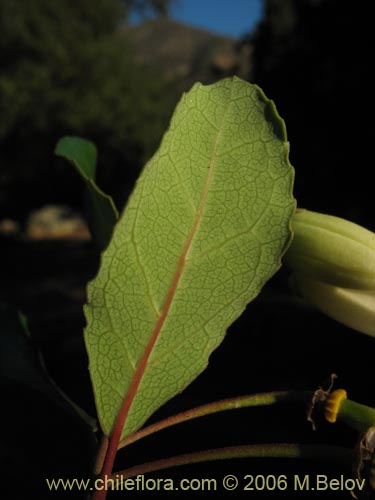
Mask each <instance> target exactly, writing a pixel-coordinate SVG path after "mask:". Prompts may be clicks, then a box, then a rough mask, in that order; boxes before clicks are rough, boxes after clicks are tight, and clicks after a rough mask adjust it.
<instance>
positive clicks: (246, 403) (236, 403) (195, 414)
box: [118, 391, 312, 449]
mask: <svg viewBox="0 0 375 500" xmlns="http://www.w3.org/2000/svg"><path fill="white" fill-rule="evenodd" d="M311 396H312V393H311V392H310V391H275V392H266V393H261V394H253V395H250V396H249V395H247V396H239V397H235V398H228V399H222V400H220V401H214V402H213V403H208V404H205V405H202V406H198V407H196V408H192V409H190V410H187V411H184V412H181V413H178V414H177V415H173V416H171V417H168V418H166V419H164V420H161V421H160V422H156V423H155V424H152V425H149V426H147V427H145V428H144V429H141V430H139V431H138V432H135V433H134V434H131V435H130V436H127V437H126V438H124V439H122V440H121V441H120V443H119V446H118V449H120V448H124V447H125V446H128V445H129V444H131V443H134V442H135V441H138V440H139V439H142V438H144V437H146V436H149V435H150V434H154V433H155V432H159V431H161V430H163V429H166V428H167V427H171V426H173V425H177V424H181V423H183V422H188V421H189V420H193V419H195V418H199V417H204V416H206V415H211V414H213V413H218V412H221V411H227V410H236V409H239V408H248V407H251V406H269V405H273V404H276V403H279V402H283V401H308V400H310V399H311Z"/></svg>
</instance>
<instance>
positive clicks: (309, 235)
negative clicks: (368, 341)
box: [284, 210, 375, 336]
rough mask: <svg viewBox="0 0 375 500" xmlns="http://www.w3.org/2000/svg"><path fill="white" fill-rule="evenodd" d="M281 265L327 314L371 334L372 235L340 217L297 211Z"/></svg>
mask: <svg viewBox="0 0 375 500" xmlns="http://www.w3.org/2000/svg"><path fill="white" fill-rule="evenodd" d="M292 228H293V231H294V237H293V241H292V243H291V245H290V248H289V250H288V251H287V253H286V255H285V258H284V263H285V264H286V265H287V266H288V267H290V268H291V269H292V270H293V271H294V273H293V280H294V287H295V288H296V289H297V291H298V292H299V293H300V294H301V295H302V296H303V297H305V298H306V299H307V300H309V301H310V302H311V303H312V304H313V305H314V306H315V307H317V308H318V309H320V310H321V311H322V312H324V313H325V314H327V315H328V316H330V317H332V318H334V319H336V320H337V321H340V322H341V323H343V324H345V325H347V326H349V327H351V328H354V329H356V330H358V331H360V332H362V333H366V334H368V335H373V336H375V234H374V233H372V232H371V231H368V230H367V229H364V228H363V227H361V226H359V225H357V224H353V223H352V222H349V221H347V220H344V219H340V218H339V217H333V216H331V215H324V214H319V213H316V212H310V211H309V210H297V212H296V214H295V216H294V218H293V221H292Z"/></svg>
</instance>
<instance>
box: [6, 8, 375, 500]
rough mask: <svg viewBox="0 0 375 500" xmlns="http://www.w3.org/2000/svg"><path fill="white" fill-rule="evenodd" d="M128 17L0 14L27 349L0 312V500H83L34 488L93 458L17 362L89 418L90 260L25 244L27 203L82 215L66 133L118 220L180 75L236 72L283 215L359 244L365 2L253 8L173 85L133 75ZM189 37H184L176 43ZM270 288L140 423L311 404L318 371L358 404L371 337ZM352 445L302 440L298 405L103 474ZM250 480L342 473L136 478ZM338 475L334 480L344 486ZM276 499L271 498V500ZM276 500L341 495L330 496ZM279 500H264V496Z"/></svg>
mask: <svg viewBox="0 0 375 500" xmlns="http://www.w3.org/2000/svg"><path fill="white" fill-rule="evenodd" d="M149 3H151V4H152V6H153V8H154V9H155V11H156V12H157V13H159V14H161V15H163V16H164V17H162V18H160V19H159V20H158V21H157V22H155V24H154V25H153V26H154V28H153V29H154V31H153V33H156V35H154V36H156V38H155V41H154V42H153V46H154V45H155V46H157V37H158V36H159V37H160V36H161V34H162V33H165V32H166V29H167V27H168V29H170V33H171V35H170V44H171V45H173V46H174V48H175V50H177V49H179V50H181V54H182V53H185V52H184V50H185V49H184V47H183V46H182V45H181V46H179V45H178V43H179V40H182V39H183V37H182V35H181V36H179V33H182V32H179V31H178V29H177V28H178V26H177V27H176V25H175V24H173V23H172V24H170V23H169V24H168V19H167V18H166V17H165V13H166V12H167V10H168V4H169V2H168V1H165V2H163V1H159V2H158V1H154V2H149ZM131 4H132V2H125V3H124V2H119V1H117V0H106V1H104V0H95V1H93V0H80V1H79V2H77V1H74V0H59V1H56V2H50V1H49V0H33V1H30V2H22V1H21V0H17V1H14V0H0V116H1V121H0V220H2V219H5V218H7V219H12V220H13V221H15V222H16V223H17V224H18V226H17V227H18V230H17V231H16V232H13V233H11V234H5V233H4V232H3V233H2V234H0V301H1V302H2V303H3V304H8V306H9V307H11V308H13V309H17V310H21V311H22V312H23V313H24V314H25V315H26V316H27V318H28V321H29V329H30V335H31V340H30V339H29V340H28V341H27V342H26V341H23V340H20V339H21V338H22V335H21V336H20V332H19V331H18V330H17V326H16V320H15V317H14V315H13V313H12V312H10V309H8V308H6V306H2V309H1V317H2V326H1V327H0V330H1V331H2V334H3V335H2V336H3V338H2V352H3V360H2V371H1V375H2V378H1V388H2V395H3V404H2V427H1V428H2V433H1V467H2V472H3V476H4V484H3V486H2V489H3V495H2V498H9V499H12V498H17V499H18V498H20V499H23V498H28V497H29V496H31V495H33V496H36V497H38V498H50V497H51V498H55V497H56V498H70V497H72V498H84V495H83V494H79V493H78V492H72V493H67V492H65V493H64V492H60V493H49V492H48V491H47V489H46V487H45V483H44V478H45V477H65V476H66V477H75V476H77V477H87V476H88V475H89V474H90V469H91V466H92V464H91V461H92V457H93V455H94V448H95V442H94V441H93V436H92V433H91V432H90V431H89V430H88V429H87V428H85V427H84V426H82V424H81V423H80V422H79V421H78V420H77V419H76V418H75V417H74V416H72V414H71V413H70V412H69V411H68V410H67V409H66V408H62V407H61V405H60V403H61V402H60V403H59V401H57V402H56V399H55V400H54V398H53V397H52V398H51V397H50V395H49V394H47V393H48V391H47V393H46V391H43V390H42V389H41V386H42V385H43V384H42V382H41V381H40V380H39V379H38V377H36V378H33V375H32V373H34V372H32V371H31V372H30V363H31V365H32V366H34V367H35V366H37V365H38V363H39V361H40V359H39V358H38V356H39V354H42V356H43V359H44V362H45V365H46V368H47V370H48V372H49V373H50V375H51V377H52V378H53V379H54V380H55V381H56V383H57V384H58V385H59V386H60V387H61V388H62V389H63V390H64V391H65V392H66V393H67V394H68V395H69V396H70V397H71V398H72V399H73V400H74V401H76V402H77V403H78V404H79V405H80V406H82V407H83V408H85V410H86V411H88V412H89V413H90V414H91V415H95V408H94V403H93V398H92V391H91V386H90V381H89V375H88V370H87V358H86V354H85V349H84V344H83V339H82V329H83V327H84V317H83V314H82V309H81V307H82V304H83V303H84V301H85V285H86V283H87V281H88V280H89V279H91V278H92V277H93V276H94V275H95V273H96V270H97V266H98V262H99V255H98V252H97V250H96V249H95V247H94V246H93V244H92V243H91V242H89V241H81V240H74V239H70V240H66V239H65V240H51V239H48V238H44V239H38V240H35V239H31V238H28V237H27V232H26V228H27V220H28V217H29V215H30V213H31V211H32V210H33V209H37V208H40V207H42V206H43V205H46V204H51V203H53V204H64V205H68V206H70V207H73V208H74V209H75V210H77V211H78V212H82V211H83V200H84V195H83V185H82V183H81V181H80V179H79V178H78V176H77V175H76V173H75V172H74V171H73V169H70V168H69V167H68V166H67V165H66V164H65V163H64V162H63V161H62V160H60V159H57V158H56V157H55V156H54V154H53V150H54V146H55V143H56V141H57V140H58V138H60V137H61V136H62V135H65V134H69V135H73V134H77V135H81V136H84V137H87V138H89V139H91V140H93V141H94V142H95V143H96V144H97V146H98V151H99V167H98V168H99V172H98V182H99V184H100V185H101V186H102V187H103V189H105V190H106V191H107V192H109V193H110V194H111V195H113V196H114V198H115V200H116V202H117V204H118V205H119V206H122V205H123V204H124V203H125V201H126V197H127V195H128V194H129V192H130V191H131V189H132V186H133V184H134V181H135V179H136V177H137V176H138V174H139V171H140V169H141V167H142V165H143V164H144V162H145V161H146V160H147V158H149V157H150V156H151V155H152V153H153V152H154V151H155V149H156V148H157V145H158V143H159V141H160V138H161V136H162V134H163V131H164V130H165V128H166V126H167V123H168V120H169V117H170V115H171V113H172V111H173V107H174V105H175V103H176V102H177V100H178V98H179V96H180V93H181V91H183V90H187V89H188V88H189V87H190V85H191V83H192V82H193V81H194V80H195V79H198V78H199V79H200V80H201V81H203V82H204V83H210V82H213V81H215V80H217V79H219V78H221V77H223V76H227V75H230V74H240V75H241V76H242V77H244V78H247V79H248V80H249V81H251V82H254V83H257V84H258V85H260V86H261V87H262V88H263V89H264V91H265V93H266V94H267V96H268V97H270V98H272V99H273V100H274V101H275V102H276V105H277V108H278V110H279V112H280V114H281V116H282V117H283V118H284V119H285V122H286V125H287V129H288V136H289V141H290V143H291V162H292V164H293V165H294V167H295V169H296V181H295V196H296V199H297V202H298V205H299V206H300V207H305V208H309V209H312V210H316V211H322V212H326V213H331V214H334V215H338V216H341V217H344V218H347V219H350V220H352V221H354V222H357V223H359V224H361V225H364V226H366V227H368V228H369V229H372V230H374V229H375V224H374V218H373V213H374V208H373V207H374V195H373V181H372V177H373V176H372V170H373V161H372V158H371V156H370V155H371V148H372V143H373V140H374V129H375V125H374V121H373V88H374V77H373V68H372V66H373V47H374V46H375V43H374V42H375V40H374V38H375V36H374V29H373V22H372V16H371V9H370V5H371V2H364V1H362V2H361V1H360V2H356V3H355V4H354V3H352V2H346V1H344V2H343V1H338V0H320V1H319V0H283V1H281V0H279V1H278V0H267V1H266V2H265V16H264V19H263V21H262V23H261V24H260V25H259V26H258V28H257V30H256V32H255V33H251V34H249V36H248V37H245V38H244V39H243V40H241V41H233V42H232V41H230V43H232V44H233V54H237V55H238V54H240V56H241V57H240V58H239V59H236V55H234V56H233V60H232V63H231V64H229V65H220V64H219V63H217V61H216V60H213V58H212V53H211V52H210V51H209V50H208V49H207V52H205V54H206V56H207V57H203V56H202V57H201V58H199V59H197V58H196V59H194V61H193V62H191V64H190V66H189V67H188V69H187V70H186V71H185V73H183V75H182V76H181V73H178V74H175V73H173V71H172V70H171V71H167V70H168V68H167V69H165V66H164V63H165V61H163V64H162V62H160V63H159V62H158V60H157V59H155V57H153V58H152V60H151V61H150V60H147V57H145V53H144V52H143V53H142V54H140V53H139V50H140V49H139V46H138V45H137V38H136V35H134V34H133V35H132V34H131V30H128V29H127V27H126V15H127V12H128V9H129V8H131V7H134V6H136V7H137V8H143V7H145V5H146V4H147V2H146V1H145V2H138V3H137V2H133V5H131ZM146 6H147V5H146ZM120 21H121V23H120ZM158 23H159V24H158ZM160 23H161V24H160ZM171 26H172V28H173V29H172V28H171ZM181 29H182V28H181ZM160 33H161V34H160ZM191 37H192V40H198V39H199V40H201V38H200V37H201V34H198V33H194V31H192V32H191ZM208 40H209V43H208ZM227 42H228V40H227V41H226V42H225V43H227ZM200 43H202V44H205V47H209V48H210V50H211V49H212V50H214V48H215V47H217V46H218V45H219V44H222V43H224V42H223V40H222V37H216V38H215V37H213V38H209V39H206V40H205V42H203V39H202V42H200ZM199 47H202V45H200V46H199ZM246 49H248V50H246ZM199 50H200V53H202V50H201V48H200V49H199ZM150 51H151V47H150ZM146 52H147V50H146ZM244 54H248V61H245V62H246V64H244V60H243V59H244ZM181 57H182V56H181ZM238 61H241V62H240V63H239V62H238ZM171 75H172V76H171ZM287 280H288V276H287V273H286V271H281V272H280V273H278V275H277V276H275V277H274V279H272V280H271V282H270V283H268V284H267V286H266V287H265V289H264V290H263V291H262V293H261V295H260V296H259V297H258V298H257V299H256V300H255V301H254V302H253V303H252V304H250V305H249V306H248V308H247V310H246V312H245V313H244V314H243V316H242V317H241V318H240V319H239V320H238V321H237V322H236V323H235V324H234V325H233V326H232V327H231V328H230V330H229V332H228V335H227V337H226V339H225V341H224V343H223V344H222V345H221V346H220V347H219V349H218V350H217V351H216V352H215V353H214V354H213V356H212V357H211V361H210V365H209V368H208V369H207V370H206V371H205V372H204V373H203V374H202V375H201V376H200V377H199V378H198V379H197V380H196V381H195V382H194V383H193V384H192V385H191V386H190V387H189V388H188V389H187V390H186V391H185V392H184V393H183V394H181V395H180V396H178V397H176V398H175V399H174V400H172V401H171V402H170V403H168V404H167V405H166V406H165V407H164V408H162V409H161V410H160V411H159V412H158V413H157V415H155V416H154V417H153V420H156V419H158V418H161V417H162V416H166V415H169V414H171V413H173V412H177V411H181V410H182V409H187V408H189V407H192V406H196V405H198V404H201V403H205V402H208V401H212V400H215V399H218V398H222V397H229V396H235V395H241V394H250V393H255V392H262V391H269V390H280V389H302V390H314V389H315V388H316V387H317V386H318V385H319V384H321V383H322V382H323V381H324V380H325V379H326V378H327V377H328V376H329V374H330V373H332V372H335V373H337V374H338V375H339V379H338V382H337V386H343V387H345V388H346V389H347V390H348V392H349V396H350V397H351V398H352V399H354V400H357V401H359V402H363V403H365V404H368V405H370V406H371V405H372V404H373V401H374V397H373V394H374V377H373V356H374V353H375V346H374V343H373V339H372V338H369V337H366V336H364V335H362V334H358V333H356V332H354V331H352V330H350V329H349V328H346V327H344V326H342V325H339V324H338V323H336V322H334V321H333V320H330V319H329V318H326V317H325V316H323V315H322V314H320V313H319V312H317V311H315V310H313V309H311V308H310V307H309V306H308V305H306V304H304V303H303V302H302V301H300V300H299V299H297V298H295V297H293V296H292V295H291V294H290V292H289V290H288V286H287ZM16 331H18V334H17V333H14V332H16ZM25 342H26V343H25ZM30 360H31V361H30ZM356 438H357V436H356V434H355V433H354V431H351V430H350V429H347V428H345V427H344V426H343V425H340V424H337V425H335V426H332V425H331V426H330V425H328V424H324V423H323V424H322V425H321V426H320V427H319V429H318V431H316V432H313V431H312V430H311V426H309V424H307V422H306V419H305V409H304V407H303V405H298V404H294V405H291V404H289V405H286V404H285V405H280V406H279V407H272V408H266V409H249V410H241V411H239V412H229V413H227V414H225V415H218V416H215V417H209V418H205V419H203V420H202V421H200V422H194V423H193V422H191V423H189V424H186V425H185V426H181V427H179V428H176V429H174V430H170V431H166V432H165V433H164V434H160V435H157V436H155V437H153V438H149V439H147V440H145V441H144V443H138V444H137V445H134V446H133V447H132V448H129V450H128V452H125V451H124V452H122V453H120V454H119V457H118V464H117V465H118V467H126V466H128V465H132V464H136V463H141V462H143V461H148V460H151V459H153V458H160V457H162V456H168V455H173V454H176V453H184V452H188V451H194V450H197V449H205V448H209V447H218V446H225V445H234V444H246V443H256V442H260V443H262V442H304V443H315V444H319V443H327V444H329V443H331V444H340V445H342V446H347V447H353V446H354V444H355V442H356ZM323 458H324V457H323ZM260 473H264V474H275V475H277V474H288V475H290V477H292V475H293V474H294V473H300V474H308V473H309V474H311V475H312V476H313V475H314V474H317V473H318V474H328V475H329V476H330V477H332V478H336V477H338V476H339V474H341V473H343V469H342V467H341V466H338V465H336V464H335V463H332V462H331V463H326V462H325V461H324V460H322V461H314V462H305V461H303V462H298V463H297V462H294V461H269V460H266V461H259V460H258V461H252V460H241V461H231V462H223V463H209V464H203V465H199V466H198V465H197V466H191V467H188V468H186V469H183V470H182V469H181V470H177V469H176V470H175V471H173V470H172V471H164V472H162V473H157V474H155V475H154V477H176V478H182V477H190V478H192V477H198V478H202V477H216V478H218V480H219V479H220V478H221V477H223V476H224V475H225V474H237V475H238V476H239V477H240V476H244V475H245V474H260ZM345 474H346V477H349V475H350V472H349V471H348V470H346V471H345ZM174 494H176V493H174ZM179 494H181V493H179ZM248 494H253V495H256V498H263V497H262V496H261V494H260V493H256V492H243V493H240V492H236V493H227V494H226V495H227V496H228V498H229V497H231V498H233V497H234V496H237V497H238V498H245V496H246V497H247V496H248ZM120 495H125V493H124V492H121V493H118V494H117V496H118V497H120ZM127 495H128V496H129V497H133V496H137V495H135V494H130V493H127ZM164 495H167V493H164ZM164 495H163V496H164ZM171 495H172V494H171ZM190 495H191V496H192V498H196V497H197V496H199V494H198V493H194V494H191V493H190ZM222 495H224V496H225V492H223V491H222V490H221V491H220V497H221V496H222ZM290 495H292V496H293V492H292V491H290V490H288V492H287V496H285V498H289V497H290ZM115 496H116V495H115V494H114V495H113V497H115ZM143 496H146V497H147V496H148V497H149V498H153V497H154V496H158V495H157V494H156V493H148V494H143ZM159 496H160V495H159ZM204 496H219V493H216V494H212V493H211V494H209V493H205V495H204ZM294 496H295V497H296V498H297V496H298V498H302V497H303V498H304V497H305V496H307V497H308V498H310V497H311V498H326V497H327V496H328V497H332V498H350V497H349V493H344V492H336V493H331V494H328V493H327V492H323V493H317V492H312V493H311V494H310V495H307V494H302V493H298V494H297V493H295V494H294ZM109 497H111V495H109ZM185 497H189V494H185ZM279 497H282V495H281V493H276V492H271V493H269V495H267V498H279Z"/></svg>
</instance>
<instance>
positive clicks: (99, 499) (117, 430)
mask: <svg viewBox="0 0 375 500" xmlns="http://www.w3.org/2000/svg"><path fill="white" fill-rule="evenodd" d="M220 135H221V134H220V132H219V133H218V135H217V138H216V141H215V145H214V150H213V154H212V157H211V161H210V166H209V168H208V174H207V178H206V182H205V185H204V189H203V193H202V197H201V200H200V204H199V209H198V211H197V214H196V216H195V219H194V223H193V226H192V228H191V230H190V234H189V236H188V239H187V240H186V243H185V246H184V249H183V251H182V254H181V256H180V258H179V260H178V264H177V269H176V271H175V273H174V276H173V279H172V282H171V286H170V288H169V290H168V294H167V297H166V299H165V302H164V305H163V309H162V312H161V315H160V317H159V319H158V321H157V323H156V325H155V329H154V331H153V332H152V336H151V338H150V341H149V343H148V344H147V347H146V349H145V351H144V353H143V356H142V358H141V359H140V361H139V364H138V366H137V369H136V371H135V373H134V376H133V379H132V382H131V384H130V387H129V390H128V392H127V394H126V396H125V398H124V401H123V403H122V406H121V408H120V411H119V414H118V415H117V418H116V421H115V425H114V427H113V431H112V435H111V436H110V438H109V444H108V449H107V453H106V458H105V460H104V464H103V468H102V472H101V474H100V477H101V478H102V479H104V478H105V477H106V476H109V475H110V474H111V472H112V468H113V463H114V461H115V457H116V453H117V448H118V444H119V442H120V439H121V434H122V430H123V428H124V425H125V421H126V418H127V416H128V414H129V410H130V408H131V405H132V403H133V400H134V398H135V395H136V393H137V390H138V386H139V384H140V382H141V380H142V376H143V374H144V372H145V370H146V367H147V363H148V359H149V357H150V355H151V352H152V350H153V348H154V345H155V343H156V341H157V339H158V336H159V333H160V331H161V329H162V327H163V324H164V321H165V318H166V317H167V314H168V311H169V308H170V306H171V303H172V301H173V297H174V294H175V292H176V289H177V285H178V282H179V280H180V277H181V274H182V271H183V269H184V264H185V260H186V256H187V253H188V251H189V249H190V246H191V243H192V241H193V238H194V235H195V233H196V230H197V228H198V225H199V222H200V219H201V216H202V212H203V208H204V205H205V203H206V198H207V192H208V188H209V185H210V181H211V177H212V170H213V168H212V167H213V165H214V159H215V154H216V149H217V145H218V142H219V138H220ZM106 494H107V492H106V491H104V490H102V491H97V492H96V493H95V494H94V497H93V500H104V499H105V498H106Z"/></svg>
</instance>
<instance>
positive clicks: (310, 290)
mask: <svg viewBox="0 0 375 500" xmlns="http://www.w3.org/2000/svg"><path fill="white" fill-rule="evenodd" d="M293 284H294V287H295V288H296V289H297V291H298V293H299V294H300V295H302V296H303V297H304V298H306V299H307V300H308V301H309V302H310V303H311V304H312V305H313V306H315V307H316V308H317V309H319V310H320V311H322V312H323V313H325V314H327V316H330V317H331V318H333V319H335V320H336V321H339V322H340V323H342V324H344V325H346V326H349V327H350V328H354V330H358V331H359V332H362V333H366V334H367V335H372V336H374V337H375V292H369V291H362V290H353V289H350V288H340V287H337V286H333V285H327V284H326V283H322V282H321V281H317V280H312V279H310V278H306V276H304V275H303V274H300V273H295V274H294V275H293Z"/></svg>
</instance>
